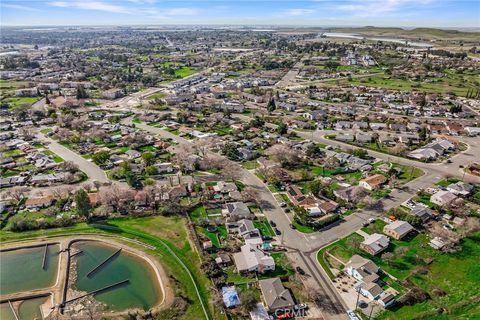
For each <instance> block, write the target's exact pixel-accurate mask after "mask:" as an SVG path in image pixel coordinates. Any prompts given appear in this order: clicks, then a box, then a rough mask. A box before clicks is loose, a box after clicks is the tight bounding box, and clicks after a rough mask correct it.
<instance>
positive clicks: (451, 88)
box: [326, 74, 474, 96]
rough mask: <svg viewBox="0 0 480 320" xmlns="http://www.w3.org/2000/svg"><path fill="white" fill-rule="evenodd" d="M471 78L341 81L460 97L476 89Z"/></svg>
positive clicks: (376, 77)
mask: <svg viewBox="0 0 480 320" xmlns="http://www.w3.org/2000/svg"><path fill="white" fill-rule="evenodd" d="M468 79H469V78H465V77H463V78H460V77H459V76H457V75H455V76H453V75H450V76H449V75H448V74H447V76H446V77H444V78H441V79H430V80H431V81H432V82H425V81H412V80H404V79H395V78H391V77H389V76H382V75H377V76H371V77H365V78H352V79H351V80H340V81H339V84H341V85H348V84H350V85H355V86H357V85H364V86H370V87H375V88H383V89H394V90H403V91H412V90H413V91H415V90H416V91H422V92H431V93H448V92H453V93H455V94H456V95H458V96H466V94H467V92H468V90H469V89H471V88H474V85H473V83H471V82H470V81H469V80H468ZM336 83H337V82H336V81H333V82H326V84H329V85H336Z"/></svg>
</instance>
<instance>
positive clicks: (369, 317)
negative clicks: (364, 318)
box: [368, 305, 373, 320]
mask: <svg viewBox="0 0 480 320" xmlns="http://www.w3.org/2000/svg"><path fill="white" fill-rule="evenodd" d="M372 313H373V306H372V305H370V313H369V315H368V320H370V319H371V318H372Z"/></svg>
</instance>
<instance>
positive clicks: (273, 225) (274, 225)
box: [270, 220, 277, 228]
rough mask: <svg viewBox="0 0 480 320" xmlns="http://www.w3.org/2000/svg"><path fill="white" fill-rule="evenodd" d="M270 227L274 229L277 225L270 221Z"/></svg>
mask: <svg viewBox="0 0 480 320" xmlns="http://www.w3.org/2000/svg"><path fill="white" fill-rule="evenodd" d="M270 225H271V226H272V227H274V228H275V227H276V226H277V224H276V223H275V222H273V221H272V220H270Z"/></svg>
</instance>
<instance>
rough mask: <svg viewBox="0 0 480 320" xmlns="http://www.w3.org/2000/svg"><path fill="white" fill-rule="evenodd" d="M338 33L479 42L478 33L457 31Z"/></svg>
mask: <svg viewBox="0 0 480 320" xmlns="http://www.w3.org/2000/svg"><path fill="white" fill-rule="evenodd" d="M332 30H334V31H338V32H354V33H360V34H364V35H369V36H397V37H398V36H402V37H405V38H415V39H419V38H421V39H428V40H433V39H435V40H470V41H472V40H473V41H475V40H477V41H479V39H480V32H465V31H458V30H445V29H435V28H415V29H408V30H407V29H402V28H386V27H372V26H366V27H360V28H334V29H332Z"/></svg>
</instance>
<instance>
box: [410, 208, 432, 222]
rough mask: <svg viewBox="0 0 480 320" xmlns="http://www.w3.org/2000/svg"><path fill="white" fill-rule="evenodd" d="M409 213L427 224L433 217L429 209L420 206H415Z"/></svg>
mask: <svg viewBox="0 0 480 320" xmlns="http://www.w3.org/2000/svg"><path fill="white" fill-rule="evenodd" d="M410 213H411V214H412V215H414V216H417V217H419V218H420V219H421V220H422V222H427V221H428V220H430V219H431V218H432V217H433V211H432V210H431V209H430V208H429V207H427V206H425V205H422V204H417V205H415V206H414V207H413V208H412V211H411V212H410Z"/></svg>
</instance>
